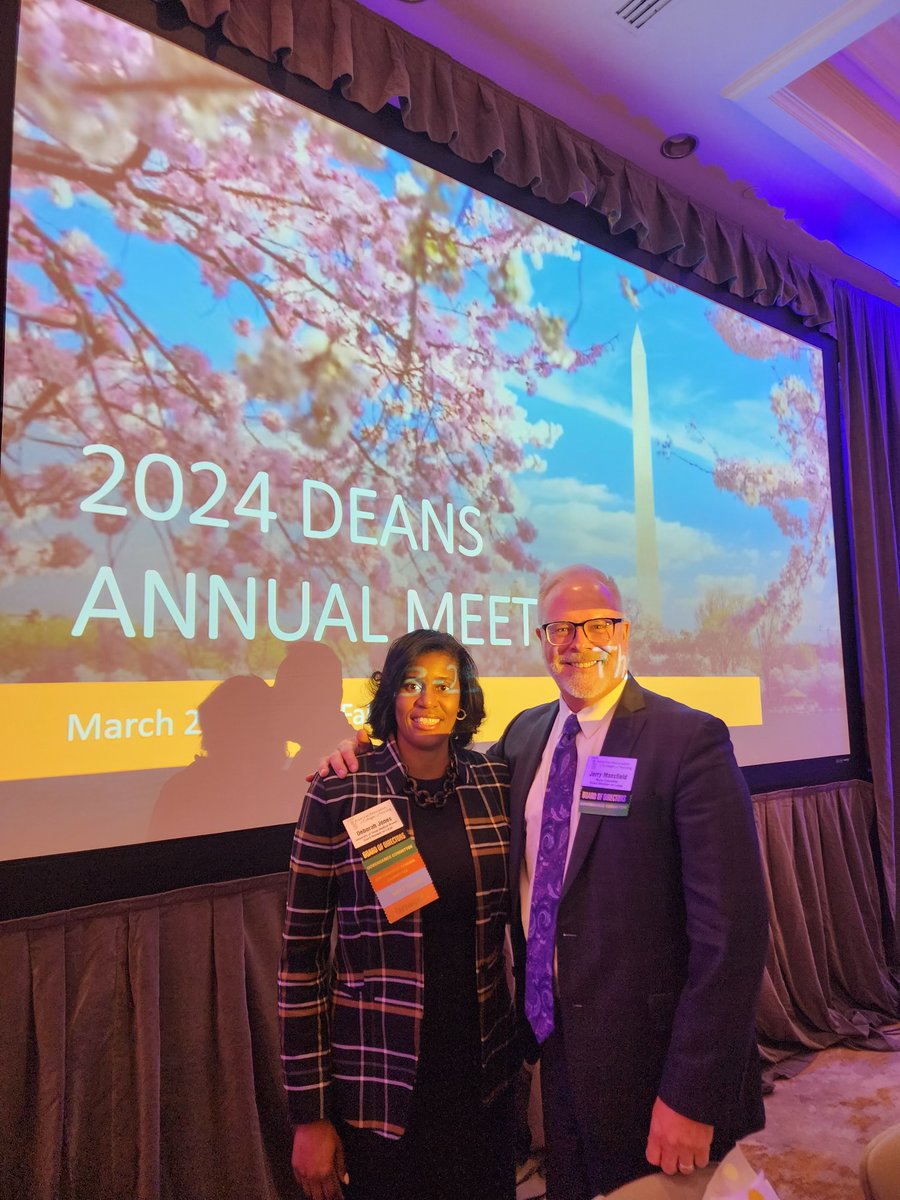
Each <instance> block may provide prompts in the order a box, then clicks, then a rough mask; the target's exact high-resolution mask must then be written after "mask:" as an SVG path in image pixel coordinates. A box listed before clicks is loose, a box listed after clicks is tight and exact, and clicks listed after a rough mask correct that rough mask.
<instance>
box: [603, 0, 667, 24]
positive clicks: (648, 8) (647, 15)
mask: <svg viewBox="0 0 900 1200" xmlns="http://www.w3.org/2000/svg"><path fill="white" fill-rule="evenodd" d="M671 2H672V0H626V3H624V4H620V5H619V7H618V8H617V9H616V16H617V17H621V18H622V20H623V21H624V22H625V23H626V25H630V26H631V28H632V29H643V27H644V26H645V25H646V24H647V22H648V21H650V20H652V19H653V17H655V16H656V14H657V13H660V12H662V10H663V9H664V8H665V7H666V5H667V4H671Z"/></svg>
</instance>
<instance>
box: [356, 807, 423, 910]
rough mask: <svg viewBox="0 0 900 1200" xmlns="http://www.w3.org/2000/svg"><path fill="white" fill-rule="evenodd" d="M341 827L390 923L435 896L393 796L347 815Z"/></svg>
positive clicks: (420, 906) (418, 907)
mask: <svg viewBox="0 0 900 1200" xmlns="http://www.w3.org/2000/svg"><path fill="white" fill-rule="evenodd" d="M344 828H345V829H346V830H347V835H348V837H349V838H350V841H351V842H352V843H353V846H354V848H355V849H356V850H358V851H359V853H360V857H361V858H362V864H363V870H364V871H365V873H366V875H367V876H368V878H369V882H370V883H371V884H372V888H373V890H374V892H375V896H376V897H377V899H378V903H379V904H380V905H381V907H382V908H383V909H384V915H385V916H386V917H387V919H388V920H389V921H390V923H391V924H392V925H393V924H394V922H395V921H399V920H400V918H401V917H406V916H408V915H409V914H410V913H412V912H416V911H417V910H418V909H420V908H424V907H425V905H426V904H430V903H431V901H432V900H437V898H438V894H437V889H436V888H435V886H434V884H433V883H432V881H431V876H430V875H429V874H428V868H427V867H426V866H425V863H424V861H423V859H422V855H421V854H420V853H419V850H418V847H417V846H416V843H415V839H414V838H413V836H412V834H411V833H410V831H409V830H408V829H407V828H406V825H405V824H404V822H403V820H402V819H401V817H400V815H399V814H398V812H397V810H396V808H395V807H394V802H393V801H392V800H383V801H382V802H381V804H376V805H375V807H374V808H367V809H366V810H365V812H361V813H357V814H356V815H355V816H352V817H347V818H346V819H345V821H344Z"/></svg>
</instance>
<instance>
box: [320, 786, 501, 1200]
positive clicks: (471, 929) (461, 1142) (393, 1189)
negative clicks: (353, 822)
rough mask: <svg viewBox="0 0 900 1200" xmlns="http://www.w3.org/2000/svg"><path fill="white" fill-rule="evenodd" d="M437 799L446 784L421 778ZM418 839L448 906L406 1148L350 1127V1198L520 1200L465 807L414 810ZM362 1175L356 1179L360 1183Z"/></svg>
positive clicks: (435, 930) (426, 925)
mask: <svg viewBox="0 0 900 1200" xmlns="http://www.w3.org/2000/svg"><path fill="white" fill-rule="evenodd" d="M416 784H417V786H418V787H419V788H420V789H423V790H427V791H429V792H431V793H432V794H435V793H436V792H437V791H438V790H439V789H440V787H441V784H442V780H440V779H434V780H417V781H416ZM412 813H413V836H414V837H415V840H416V845H417V846H418V848H419V852H420V854H421V855H422V858H423V859H424V861H425V865H426V866H427V868H428V871H429V874H430V875H431V878H432V880H433V881H434V886H435V888H436V890H437V893H438V899H437V900H433V901H432V902H431V903H430V904H427V905H426V906H425V907H424V908H423V909H422V947H423V958H424V963H423V966H424V976H425V989H424V990H425V996H424V1006H423V1016H422V1026H421V1039H420V1044H419V1061H418V1068H417V1071H416V1084H415V1089H414V1091H413V1096H412V1103H411V1106H410V1117H409V1124H408V1126H407V1129H406V1133H405V1134H404V1135H403V1137H402V1138H400V1139H399V1140H398V1141H391V1140H389V1139H387V1138H383V1137H380V1136H379V1135H378V1134H375V1133H372V1132H370V1131H368V1130H360V1129H356V1128H354V1127H352V1126H348V1125H342V1126H341V1130H340V1132H341V1137H342V1138H343V1141H344V1148H345V1152H346V1155H347V1169H348V1171H349V1173H350V1187H349V1188H348V1189H346V1192H345V1194H346V1196H347V1200H513V1197H514V1196H515V1128H514V1122H513V1112H512V1096H511V1089H510V1090H509V1091H508V1092H507V1093H505V1094H504V1095H502V1096H500V1097H499V1098H498V1099H497V1100H494V1101H493V1102H492V1103H491V1104H489V1105H487V1106H485V1105H483V1104H482V1102H481V1049H480V1046H481V1031H480V1027H479V1019H478V997H477V993H476V984H475V872H474V869H473V867H472V855H471V849H470V846H469V839H468V836H467V834H466V827H465V822H464V820H463V814H462V810H461V808H460V806H459V803H458V801H457V800H456V799H455V797H451V798H450V799H449V800H448V801H447V803H446V804H445V805H444V806H443V807H442V808H421V807H418V806H417V805H413V806H412ZM354 1175H355V1179H354Z"/></svg>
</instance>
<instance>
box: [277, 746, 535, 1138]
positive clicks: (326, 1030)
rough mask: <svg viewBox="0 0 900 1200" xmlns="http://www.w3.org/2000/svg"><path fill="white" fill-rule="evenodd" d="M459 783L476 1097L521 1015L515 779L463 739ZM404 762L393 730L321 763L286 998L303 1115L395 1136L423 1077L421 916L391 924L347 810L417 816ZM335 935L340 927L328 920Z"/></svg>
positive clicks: (296, 1107) (307, 811) (490, 1088)
mask: <svg viewBox="0 0 900 1200" xmlns="http://www.w3.org/2000/svg"><path fill="white" fill-rule="evenodd" d="M456 754H457V761H458V766H459V784H458V788H457V793H458V796H459V803H460V807H461V808H462V812H463V817H464V820H465V825H466V832H467V833H468V836H469V845H470V847H471V851H472V863H473V867H474V871H475V889H476V897H475V911H476V930H475V948H476V959H475V962H474V963H473V964H472V965H473V969H474V970H475V974H476V984H477V990H478V1008H479V1017H480V1025H481V1062H482V1085H483V1086H482V1098H483V1100H484V1102H485V1103H487V1102H488V1101H489V1100H490V1099H492V1098H493V1097H494V1096H496V1095H497V1094H498V1093H499V1092H500V1091H502V1089H503V1088H504V1087H506V1086H507V1084H508V1083H509V1082H510V1080H511V1078H512V1075H513V1072H514V1068H515V1065H516V1064H515V1061H514V1051H513V1035H514V1016H513V1009H512V1004H511V1001H510V998H509V991H508V988H507V984H506V968H505V962H504V938H505V931H506V925H507V921H508V919H509V885H508V855H509V824H508V816H507V809H508V799H509V784H508V773H507V768H506V765H505V764H503V763H495V762H489V761H488V760H487V759H486V758H484V757H483V756H482V755H481V754H477V753H475V752H474V751H471V750H457V752H456ZM404 779H405V772H404V768H403V766H402V764H401V762H400V759H399V757H398V755H397V751H396V748H395V746H394V744H393V743H392V742H388V743H386V744H385V745H384V746H382V747H380V748H379V749H377V750H373V751H371V752H369V753H367V754H366V755H365V757H364V758H363V759H362V761H361V766H360V769H359V771H358V772H357V773H356V774H352V775H349V776H347V777H346V778H344V779H338V778H337V777H336V776H334V775H330V776H329V777H328V778H327V779H321V778H320V777H319V776H318V775H317V776H316V778H315V779H314V780H313V783H312V785H311V787H310V789H309V791H308V792H307V795H306V798H305V800H304V802H303V807H302V809H301V812H300V818H299V820H298V822H297V829H296V832H295V834H294V845H293V850H292V853H291V868H290V877H289V881H288V899H287V913H286V917H285V927H284V939H283V949H282V956H281V967H280V970H279V975H278V1010H279V1018H280V1024H281V1046H282V1064H283V1069H284V1080H285V1087H286V1089H287V1095H288V1107H289V1110H290V1114H291V1119H292V1121H293V1122H294V1123H295V1124H303V1123H305V1122H307V1121H316V1120H319V1119H320V1118H323V1117H334V1116H340V1117H342V1118H343V1119H344V1120H345V1121H348V1122H350V1124H352V1125H356V1126H359V1127H360V1128H365V1129H372V1130H374V1131H375V1132H377V1133H379V1134H382V1135H383V1136H384V1137H388V1138H399V1137H400V1136H401V1135H402V1133H403V1131H404V1129H405V1128H406V1124H407V1117H408V1113H409V1102H410V1097H411V1095H412V1089H413V1086H414V1084H415V1081H416V1065H417V1060H418V1050H419V1033H420V1027H421V1021H422V1003H423V995H424V975H423V950H422V921H421V914H420V912H415V913H410V914H409V915H408V916H406V917H403V918H401V919H400V920H399V921H397V922H396V923H395V924H393V925H391V924H390V923H389V922H388V920H387V918H386V917H385V915H384V912H383V910H382V908H381V905H380V904H379V903H378V901H377V899H376V898H375V893H374V891H373V889H372V885H371V883H370V882H369V879H368V877H367V875H366V873H365V871H364V870H363V866H362V860H361V858H360V854H359V851H358V850H355V849H354V847H353V843H352V842H351V841H350V838H349V837H348V836H347V832H346V830H345V829H344V826H343V824H342V823H341V822H342V820H343V819H344V818H345V817H348V816H350V815H351V814H354V813H359V812H362V811H364V810H365V809H367V808H371V807H373V806H374V805H376V804H380V803H381V802H382V801H383V800H388V799H389V800H392V801H393V803H394V806H395V807H396V809H397V812H398V814H399V815H400V817H401V819H402V820H404V821H405V822H406V823H407V828H410V827H411V822H410V808H409V805H410V802H409V798H408V797H407V796H406V795H405V794H404V791H403V782H404ZM333 930H334V931H335V932H334V935H333V932H332V931H333Z"/></svg>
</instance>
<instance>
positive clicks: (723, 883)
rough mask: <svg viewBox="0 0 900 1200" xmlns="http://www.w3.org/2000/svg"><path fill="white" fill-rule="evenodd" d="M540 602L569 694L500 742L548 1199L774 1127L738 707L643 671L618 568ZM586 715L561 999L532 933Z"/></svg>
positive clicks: (552, 662) (544, 632) (683, 1168)
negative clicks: (632, 658) (507, 775)
mask: <svg viewBox="0 0 900 1200" xmlns="http://www.w3.org/2000/svg"><path fill="white" fill-rule="evenodd" d="M538 612H539V620H540V626H539V628H538V629H537V631H536V632H537V636H538V638H539V639H540V642H541V647H542V651H543V655H544V662H545V664H546V666H547V669H548V671H549V672H550V674H551V675H552V676H553V678H554V680H555V681H556V683H557V685H558V687H559V691H560V700H559V701H558V702H557V701H554V702H553V703H551V704H545V705H542V706H540V707H538V708H533V709H529V710H527V711H526V712H524V713H522V714H521V715H520V716H518V717H516V718H515V719H514V720H513V721H512V722H511V723H510V725H509V727H508V728H507V729H506V731H505V733H504V734H503V736H502V737H501V739H500V741H499V742H498V744H497V746H496V747H495V749H494V751H493V753H496V754H497V755H498V756H500V757H502V758H504V759H506V761H507V762H508V763H509V765H510V771H511V812H510V819H511V825H512V829H511V835H510V854H511V860H510V861H511V864H512V878H513V879H515V878H517V877H518V878H519V879H520V881H521V889H520V896H519V904H518V905H516V904H515V902H514V913H513V936H514V946H515V950H516V961H517V978H518V979H519V980H520V981H521V980H522V979H524V980H525V984H524V988H523V987H520V988H519V989H518V990H519V993H520V996H521V997H522V999H523V1001H524V1005H525V1008H526V1010H527V1011H528V1016H529V1019H530V1021H531V1023H532V1024H533V1025H536V1026H537V1027H538V1030H537V1036H538V1038H539V1040H541V1041H542V1046H541V1074H542V1093H543V1102H544V1123H545V1130H546V1134H547V1150H548V1172H547V1185H548V1188H547V1195H548V1200H582V1197H583V1198H584V1200H590V1198H591V1197H592V1196H594V1195H596V1194H597V1193H598V1192H606V1191H610V1190H612V1189H613V1188H616V1187H619V1186H620V1185H621V1184H623V1183H626V1182H628V1181H629V1180H631V1179H634V1178H637V1177H638V1176H640V1175H641V1174H644V1173H646V1169H647V1168H646V1163H647V1162H649V1163H651V1164H652V1165H653V1166H656V1167H661V1168H662V1170H663V1171H665V1172H666V1173H667V1174H674V1173H675V1172H681V1173H684V1174H689V1173H690V1172H691V1171H692V1170H693V1169H694V1168H695V1167H703V1166H705V1165H706V1164H707V1162H708V1161H709V1158H710V1157H711V1156H712V1157H713V1158H720V1157H722V1156H723V1155H724V1154H725V1153H726V1152H727V1151H728V1150H729V1149H730V1148H731V1146H732V1145H733V1144H734V1142H735V1141H736V1140H737V1139H738V1138H741V1137H744V1136H745V1135H747V1134H749V1133H751V1132H753V1131H754V1130H757V1129H761V1128H762V1126H763V1124H764V1120H765V1118H764V1111H763V1106H762V1098H761V1089H760V1074H759V1060H758V1054H757V1048H756V1039H755V1034H754V1018H755V1012H756V1004H757V998H758V994H759V987H760V983H761V979H762V970H763V965H764V961H765V953H766V946H767V938H768V931H767V911H766V901H765V895H764V891H763V884H762V876H761V872H760V865H759V851H758V845H757V840H756V832H755V828H754V825H753V817H752V811H751V805H750V797H749V795H748V792H747V787H746V784H745V782H744V779H743V776H742V775H741V772H740V770H739V768H738V766H737V763H736V762H735V759H734V754H733V751H732V747H731V742H730V739H729V736H728V730H727V728H726V727H725V725H724V724H723V723H722V722H721V721H720V720H718V719H717V718H715V717H712V716H710V715H709V714H707V713H701V712H698V711H696V710H694V709H690V708H687V707H685V706H684V705H682V704H678V703H676V702H675V701H673V700H669V699H666V698H664V697H662V696H658V695H656V694H654V693H653V692H649V691H646V690H645V689H644V688H642V687H640V686H639V685H638V684H637V683H636V682H635V680H634V679H633V678H632V677H631V676H630V675H629V674H628V637H629V622H628V621H627V620H626V619H625V617H624V614H623V611H622V601H621V598H620V595H619V591H618V588H617V587H616V585H615V583H614V582H613V580H612V579H610V578H609V577H608V576H606V575H604V574H603V573H602V572H600V571H597V570H594V569H593V568H591V567H586V566H574V567H568V568H566V569H564V570H563V571H560V572H558V573H557V574H556V575H553V576H551V577H550V578H549V579H547V580H546V581H545V583H544V585H543V587H542V588H541V591H540V595H539V598H538ZM572 713H574V714H576V716H577V718H578V728H577V732H576V735H575V750H576V754H577V764H576V767H575V771H574V778H573V780H572V782H573V787H572V790H571V793H570V795H571V799H570V802H569V826H568V829H567V830H565V831H564V837H563V840H564V842H565V845H564V847H563V853H564V854H565V857H566V864H565V874H564V877H563V882H562V885H561V894H559V899H558V907H557V909H556V913H555V937H554V938H553V946H554V948H555V962H553V963H552V964H551V967H550V970H551V971H552V973H553V978H552V998H551V1001H550V1004H551V1006H552V1010H551V1011H550V1013H549V1014H545V1013H542V1012H541V1011H540V1004H536V1003H535V1002H534V998H533V996H532V995H530V991H532V992H533V990H534V978H533V976H534V974H535V972H536V971H538V970H539V966H535V965H534V964H533V963H532V961H531V959H530V958H529V954H528V950H526V947H525V945H524V944H523V935H525V936H527V934H528V932H529V924H530V923H531V922H532V920H533V918H534V913H535V909H534V908H533V907H532V906H533V903H534V901H535V896H534V891H535V888H536V887H538V888H539V887H540V883H541V863H540V861H539V860H540V853H539V845H540V844H541V843H543V842H544V837H543V836H542V835H545V834H546V833H547V830H546V826H545V827H544V828H542V824H543V817H544V811H545V801H547V800H549V798H550V792H549V791H548V782H549V781H550V779H549V777H550V776H551V768H552V764H553V758H554V751H555V749H556V747H557V744H558V743H559V741H560V738H561V735H562V734H563V730H564V726H565V724H566V720H567V718H568V717H569V715H570V714H572ZM592 756H599V761H598V760H597V759H593V761H590V760H591V759H592ZM611 759H612V760H621V761H617V762H612V763H610V761H609V760H611ZM586 772H587V774H586ZM592 781H594V783H593V786H588V785H589V784H591V783H592ZM617 789H618V790H617ZM623 795H624V796H625V797H626V799H624V800H623V799H621V798H620V797H622V796H623ZM598 796H601V797H605V800H604V799H600V800H599V801H598V800H597V799H596V798H597V797H598ZM592 808H593V809H595V810H596V809H597V808H601V809H605V811H604V812H602V813H601V812H597V811H591V809H592ZM551 890H552V889H551ZM556 891H557V893H559V892H560V889H559V887H558V886H557V888H556ZM539 916H540V918H541V919H542V920H543V921H545V922H546V919H547V914H546V912H545V911H544V912H540V913H539ZM523 961H524V963H525V966H524V969H523ZM532 967H534V969H533V970H532V972H531V974H532V977H531V978H529V970H530V969H531V968H532ZM523 993H524V995H523ZM545 1007H546V1006H545ZM548 1018H549V1022H550V1023H551V1024H552V1028H551V1029H550V1030H549V1032H548V1031H547V1029H546V1024H547V1019H548Z"/></svg>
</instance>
